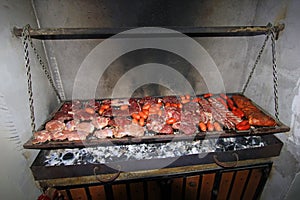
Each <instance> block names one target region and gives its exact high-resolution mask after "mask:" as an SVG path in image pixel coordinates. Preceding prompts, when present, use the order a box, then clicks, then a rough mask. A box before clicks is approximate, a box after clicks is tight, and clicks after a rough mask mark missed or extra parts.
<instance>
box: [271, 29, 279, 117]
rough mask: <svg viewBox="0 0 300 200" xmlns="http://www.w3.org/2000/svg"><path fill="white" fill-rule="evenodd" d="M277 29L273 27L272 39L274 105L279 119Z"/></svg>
mask: <svg viewBox="0 0 300 200" xmlns="http://www.w3.org/2000/svg"><path fill="white" fill-rule="evenodd" d="M275 37H276V33H275V29H274V27H272V28H271V40H272V67H273V84H274V106H275V117H276V119H277V120H279V111H278V76H277V64H276V47H275Z"/></svg>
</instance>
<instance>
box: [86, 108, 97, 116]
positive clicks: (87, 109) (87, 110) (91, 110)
mask: <svg viewBox="0 0 300 200" xmlns="http://www.w3.org/2000/svg"><path fill="white" fill-rule="evenodd" d="M85 112H87V113H89V114H91V115H93V114H95V110H94V109H93V108H91V107H87V108H85Z"/></svg>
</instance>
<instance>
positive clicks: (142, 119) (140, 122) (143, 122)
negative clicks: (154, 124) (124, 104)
mask: <svg viewBox="0 0 300 200" xmlns="http://www.w3.org/2000/svg"><path fill="white" fill-rule="evenodd" d="M139 125H140V126H144V125H145V119H144V118H141V119H140V121H139Z"/></svg>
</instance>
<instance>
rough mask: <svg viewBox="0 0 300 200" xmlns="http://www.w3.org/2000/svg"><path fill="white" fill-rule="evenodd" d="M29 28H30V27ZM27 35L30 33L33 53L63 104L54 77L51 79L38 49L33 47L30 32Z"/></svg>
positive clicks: (29, 39)
mask: <svg viewBox="0 0 300 200" xmlns="http://www.w3.org/2000/svg"><path fill="white" fill-rule="evenodd" d="M28 28H30V26H29V27H28ZM27 33H28V41H29V42H30V45H31V48H32V49H33V52H34V54H35V56H36V58H37V59H38V61H39V63H40V65H41V67H42V70H43V71H44V73H45V75H46V77H47V79H48V81H49V83H50V85H51V86H52V88H53V90H54V92H55V94H56V96H57V98H58V100H59V102H61V101H62V99H61V97H60V95H59V92H58V89H57V88H56V86H55V84H54V81H53V79H52V77H51V74H50V73H49V71H48V68H47V67H46V65H45V63H44V62H43V60H42V58H41V56H40V55H39V54H38V51H37V49H36V48H35V46H34V45H33V42H32V39H31V37H30V34H29V31H28V32H27Z"/></svg>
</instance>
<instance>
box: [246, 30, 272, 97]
mask: <svg viewBox="0 0 300 200" xmlns="http://www.w3.org/2000/svg"><path fill="white" fill-rule="evenodd" d="M269 35H270V34H269V33H268V34H267V36H266V38H265V40H264V42H263V45H262V46H261V48H260V51H259V52H258V55H257V57H256V60H255V63H254V65H253V67H252V69H251V71H250V74H249V76H248V79H247V81H246V83H245V85H244V88H243V90H242V94H244V93H245V91H246V89H247V87H248V85H249V82H250V80H251V78H252V76H253V73H254V70H255V68H256V66H257V64H258V62H259V61H260V58H261V55H262V54H263V52H264V50H265V47H266V44H267V41H268V40H269Z"/></svg>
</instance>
